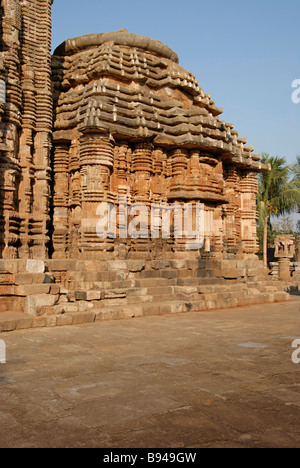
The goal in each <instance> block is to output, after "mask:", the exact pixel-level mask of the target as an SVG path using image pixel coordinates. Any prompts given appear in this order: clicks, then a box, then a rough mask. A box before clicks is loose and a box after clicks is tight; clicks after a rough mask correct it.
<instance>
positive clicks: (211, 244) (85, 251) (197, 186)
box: [52, 30, 265, 259]
mask: <svg viewBox="0 0 300 468" xmlns="http://www.w3.org/2000/svg"><path fill="white" fill-rule="evenodd" d="M52 72H53V74H52V76H53V82H54V109H55V122H54V134H53V146H54V148H53V154H54V157H53V171H54V181H55V184H54V197H53V209H54V231H53V257H54V258H73V257H75V258H93V257H94V256H95V254H96V253H97V255H98V256H100V257H105V255H110V257H111V258H114V257H116V258H120V256H121V257H122V258H149V259H151V258H155V257H162V256H165V257H166V258H170V257H172V256H174V257H180V256H185V257H186V256H189V255H190V256H194V257H195V256H199V251H198V252H196V253H195V252H193V253H191V252H187V250H186V248H185V239H182V240H181V239H177V238H174V236H173V238H172V237H171V239H169V240H168V241H162V240H161V239H160V240H159V241H157V240H154V239H151V236H149V238H148V239H138V240H136V239H135V240H132V239H127V240H125V241H123V242H122V243H120V242H119V241H113V240H111V241H106V242H104V241H101V240H100V239H99V238H98V237H97V233H96V223H97V214H96V213H97V207H98V206H99V203H101V202H103V201H105V202H110V203H113V204H115V205H116V206H117V205H118V200H120V199H121V197H123V198H124V197H125V198H126V200H127V203H128V204H129V206H130V205H136V204H138V203H143V204H149V205H150V204H153V203H165V204H169V205H171V204H172V203H179V204H183V203H191V202H194V203H195V202H198V201H199V202H201V203H204V204H205V245H204V248H203V252H204V253H211V254H212V255H213V256H216V257H220V256H224V257H225V258H226V256H227V255H232V254H234V255H236V257H237V258H248V257H249V256H253V255H254V254H255V253H256V252H257V236H256V219H257V213H256V192H257V177H256V175H257V172H259V171H261V170H264V169H265V168H263V167H262V165H261V163H260V162H259V156H256V155H253V154H252V151H253V148H249V147H247V146H246V145H245V143H246V140H245V139H241V138H239V136H238V133H237V132H236V131H235V130H234V129H233V125H232V124H226V123H225V122H224V121H221V120H220V119H219V117H218V116H219V115H220V114H221V113H222V109H218V108H217V107H216V105H215V103H214V102H213V101H212V100H211V97H210V95H206V94H205V93H204V92H203V90H202V89H201V88H200V87H199V84H198V82H197V80H196V78H195V76H194V75H192V74H191V73H190V72H188V71H187V70H184V69H183V68H182V67H180V66H179V65H178V57H177V55H176V54H175V53H174V52H173V51H172V50H171V49H169V48H168V47H167V46H165V45H163V44H161V43H159V42H157V41H152V40H151V39H147V38H144V37H141V36H136V35H133V34H130V33H128V32H127V31H126V30H122V31H118V32H116V33H106V34H98V35H96V34H95V35H88V36H84V37H83V38H76V39H73V40H69V41H66V43H64V44H62V46H60V47H59V48H58V49H57V50H56V52H55V53H54V57H53V61H52ZM173 234H174V233H173Z"/></svg>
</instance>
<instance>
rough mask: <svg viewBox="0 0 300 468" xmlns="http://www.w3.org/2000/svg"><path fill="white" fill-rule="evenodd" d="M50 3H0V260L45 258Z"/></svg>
mask: <svg viewBox="0 0 300 468" xmlns="http://www.w3.org/2000/svg"><path fill="white" fill-rule="evenodd" d="M51 4H52V0H26V1H22V0H1V31H0V88H1V90H2V91H1V99H0V100H1V102H0V214H1V221H0V258H8V259H12V258H46V257H47V256H48V243H49V221H50V218H49V196H50V182H51V168H50V149H51V132H52V121H53V110H52V107H53V106H52V89H51V67H50V63H51Z"/></svg>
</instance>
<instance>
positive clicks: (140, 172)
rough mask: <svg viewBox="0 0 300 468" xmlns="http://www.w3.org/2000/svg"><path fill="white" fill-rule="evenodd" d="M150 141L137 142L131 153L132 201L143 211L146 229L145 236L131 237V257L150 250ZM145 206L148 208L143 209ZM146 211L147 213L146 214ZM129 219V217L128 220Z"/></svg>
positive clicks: (151, 148) (151, 168) (147, 252)
mask: <svg viewBox="0 0 300 468" xmlns="http://www.w3.org/2000/svg"><path fill="white" fill-rule="evenodd" d="M152 151H153V145H152V143H148V142H145V143H138V144H137V145H136V146H135V149H134V151H133V154H132V160H131V172H132V191H131V194H132V203H133V204H134V207H135V209H136V210H138V209H139V205H140V206H141V209H142V210H143V212H144V213H142V212H140V213H141V217H140V219H141V228H144V230H147V226H148V235H147V238H146V235H145V237H143V238H137V239H131V249H130V250H131V257H136V258H138V257H145V256H148V254H149V251H150V243H151V240H150V221H151V217H150V212H151V178H152V175H153V161H152ZM144 207H147V209H148V210H145V209H144ZM146 211H148V214H146ZM130 221H131V219H130V218H129V222H130Z"/></svg>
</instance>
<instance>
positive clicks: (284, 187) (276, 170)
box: [258, 154, 300, 268]
mask: <svg viewBox="0 0 300 468" xmlns="http://www.w3.org/2000/svg"><path fill="white" fill-rule="evenodd" d="M262 163H263V164H267V165H269V167H270V170H269V171H268V172H263V173H261V174H260V175H259V181H258V214H259V227H260V229H261V230H263V259H264V266H265V268H267V266H268V256H267V253H268V228H269V227H270V225H271V221H270V219H271V215H272V214H273V215H275V216H281V215H284V214H288V213H292V212H293V211H295V210H297V209H298V208H299V206H300V157H299V158H297V163H296V164H294V165H292V166H289V165H288V164H287V162H286V160H285V158H280V157H278V156H277V157H270V156H269V155H268V154H263V156H262ZM298 170H299V172H298Z"/></svg>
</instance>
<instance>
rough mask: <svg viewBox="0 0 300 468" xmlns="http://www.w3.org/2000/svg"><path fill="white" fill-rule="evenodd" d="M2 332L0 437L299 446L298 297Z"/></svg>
mask: <svg viewBox="0 0 300 468" xmlns="http://www.w3.org/2000/svg"><path fill="white" fill-rule="evenodd" d="M0 338H1V339H2V340H4V341H5V343H6V347H7V363H6V364H0V395H1V398H0V446H1V447H2V448H4V447H105V448H116V447H122V448H137V447H145V448H177V447H178V448H182V447H298V446H299V445H300V364H299V365H296V364H293V363H292V360H291V355H292V352H293V349H292V341H293V340H294V339H295V338H300V298H299V297H298V298H297V297H296V298H293V300H292V301H291V302H290V303H283V304H271V305H265V306H253V307H251V308H239V309H232V310H222V311H221V310H218V311H210V312H205V313H199V314H196V313H191V314H185V315H175V316H163V317H149V318H140V319H135V320H131V321H129V320H128V321H120V322H101V323H96V324H92V325H80V326H73V327H62V328H47V329H45V328H43V329H35V330H23V331H16V332H13V333H3V334H1V335H0Z"/></svg>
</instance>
